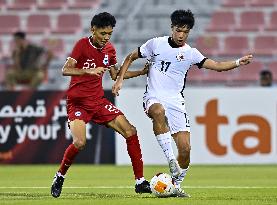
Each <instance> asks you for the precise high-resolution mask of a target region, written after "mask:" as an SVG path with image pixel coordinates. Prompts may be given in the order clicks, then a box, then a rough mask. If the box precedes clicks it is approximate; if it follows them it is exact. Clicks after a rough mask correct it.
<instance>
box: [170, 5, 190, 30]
mask: <svg viewBox="0 0 277 205" xmlns="http://www.w3.org/2000/svg"><path fill="white" fill-rule="evenodd" d="M170 19H171V26H178V27H183V26H188V28H189V29H192V28H193V26H194V15H193V13H192V12H191V10H189V9H188V10H175V11H174V12H173V13H172V14H171V16H170Z"/></svg>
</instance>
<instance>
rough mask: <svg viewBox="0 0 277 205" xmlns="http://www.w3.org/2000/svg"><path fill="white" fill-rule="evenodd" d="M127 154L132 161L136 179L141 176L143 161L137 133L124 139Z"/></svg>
mask: <svg viewBox="0 0 277 205" xmlns="http://www.w3.org/2000/svg"><path fill="white" fill-rule="evenodd" d="M126 144H127V150H128V154H129V156H130V158H131V161H132V166H133V171H134V175H135V178H136V179H139V178H141V177H143V161H142V154H141V149H140V144H139V140H138V136H137V135H133V136H131V137H128V138H127V139H126Z"/></svg>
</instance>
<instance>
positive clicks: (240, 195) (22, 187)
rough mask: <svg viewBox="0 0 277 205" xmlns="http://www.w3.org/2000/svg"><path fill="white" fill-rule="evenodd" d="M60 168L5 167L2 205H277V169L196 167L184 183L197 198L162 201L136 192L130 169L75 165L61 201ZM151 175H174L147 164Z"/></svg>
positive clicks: (1, 175) (1, 181) (0, 188)
mask: <svg viewBox="0 0 277 205" xmlns="http://www.w3.org/2000/svg"><path fill="white" fill-rule="evenodd" d="M57 168H58V165H17V166H16V165H1V166H0V204H1V205H6V204H16V205H23V204H24V205H25V204H26V205H30V204H31V205H33V204H40V205H44V204H47V205H48V204H51V205H55V204H66V205H79V204H97V205H103V204H107V205H113V204H114V205H119V204H124V205H129V204H130V205H140V204H141V205H154V204H158V205H169V204H172V205H176V204H182V205H185V204H189V205H194V204H195V205H196V204H197V205H201V204H213V205H217V204H220V205H225V204H245V205H246V204H247V205H255V204H257V205H263V204H277V166H276V165H259V166H256V165H247V166H246V165H245V166H242V165H239V166H231V165H228V166H227V165H226V166H223V165H220V166H218V165H214V166H212V165H210V166H199V165H192V166H191V168H190V170H189V173H188V175H187V177H186V180H185V182H184V183H183V188H184V189H185V190H186V191H187V192H188V193H189V194H190V195H191V196H192V197H191V198H156V197H154V196H152V195H151V194H141V195H140V194H136V193H135V192H134V180H133V175H132V169H131V167H130V166H112V165H102V166H95V165H73V166H72V167H71V168H70V170H69V172H68V174H67V178H66V180H65V183H64V189H63V192H62V194H61V196H60V198H57V199H55V198H53V197H52V196H51V195H50V186H51V183H52V178H53V176H54V173H55V171H56V169H57ZM144 171H145V177H146V178H147V179H150V178H151V177H152V176H153V175H154V174H156V173H158V172H168V169H167V167H165V166H145V168H144Z"/></svg>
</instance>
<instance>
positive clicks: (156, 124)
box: [112, 10, 253, 197]
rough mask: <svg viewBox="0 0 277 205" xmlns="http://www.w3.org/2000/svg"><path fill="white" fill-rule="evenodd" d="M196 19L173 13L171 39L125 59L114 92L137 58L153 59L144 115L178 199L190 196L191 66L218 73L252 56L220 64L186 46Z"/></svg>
mask: <svg viewBox="0 0 277 205" xmlns="http://www.w3.org/2000/svg"><path fill="white" fill-rule="evenodd" d="M193 26H194V16H193V13H192V12H191V11H190V10H176V11H174V12H173V13H172V14H171V29H172V34H171V36H170V37H169V36H164V37H157V38H153V39H150V40H148V41H147V42H146V43H145V44H143V45H142V46H140V47H139V48H138V49H136V50H134V51H133V52H131V53H130V54H128V55H127V57H126V58H125V60H124V62H123V64H122V67H121V69H120V72H119V74H118V77H117V80H116V82H115V84H114V85H113V88H112V92H113V93H114V94H115V95H118V92H119V90H120V89H121V87H122V83H123V76H124V73H125V72H126V71H127V69H128V68H129V66H130V65H131V63H132V62H133V61H134V60H136V59H138V58H147V59H148V60H150V67H149V73H148V78H147V87H146V91H145V95H144V98H143V105H144V109H145V112H146V113H147V115H148V116H149V117H150V118H151V119H152V122H153V130H154V134H155V135H156V138H157V141H158V143H159V145H160V146H161V148H162V150H163V152H164V155H165V157H166V158H167V160H168V164H169V169H170V172H171V174H172V177H173V179H174V181H175V187H176V189H175V193H174V196H177V197H189V195H188V194H186V193H185V192H184V191H183V190H182V189H181V186H180V184H181V182H182V181H183V180H184V177H185V175H186V173H187V170H188V168H189V163H190V149H191V146H190V125H189V117H188V115H187V112H186V108H185V99H184V98H183V96H182V91H183V89H184V83H185V79H186V74H187V71H188V70H189V68H190V67H191V66H192V65H197V66H198V67H199V68H206V69H210V70H215V71H219V72H221V71H227V70H231V69H234V68H237V67H239V66H240V65H246V64H248V63H250V62H251V60H252V58H253V56H252V55H246V56H243V57H241V58H239V59H237V60H232V61H225V62H217V61H214V60H212V59H209V58H206V57H205V56H203V55H202V54H201V53H200V52H199V51H198V50H197V49H196V48H191V47H190V46H189V45H188V44H187V43H186V41H187V38H188V35H189V32H190V30H191V29H192V28H193ZM171 137H173V139H174V141H175V143H176V146H177V149H178V157H177V160H176V158H175V156H174V153H173V151H172V146H171Z"/></svg>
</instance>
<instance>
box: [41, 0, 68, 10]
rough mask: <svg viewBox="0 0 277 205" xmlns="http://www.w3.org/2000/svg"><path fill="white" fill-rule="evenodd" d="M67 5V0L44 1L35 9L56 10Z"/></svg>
mask: <svg viewBox="0 0 277 205" xmlns="http://www.w3.org/2000/svg"><path fill="white" fill-rule="evenodd" d="M67 3H68V2H67V0H55V1H53V0H44V1H42V2H41V4H38V6H37V8H38V9H42V10H45V9H46V10H57V9H62V8H63V7H65V6H66V5H67Z"/></svg>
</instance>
